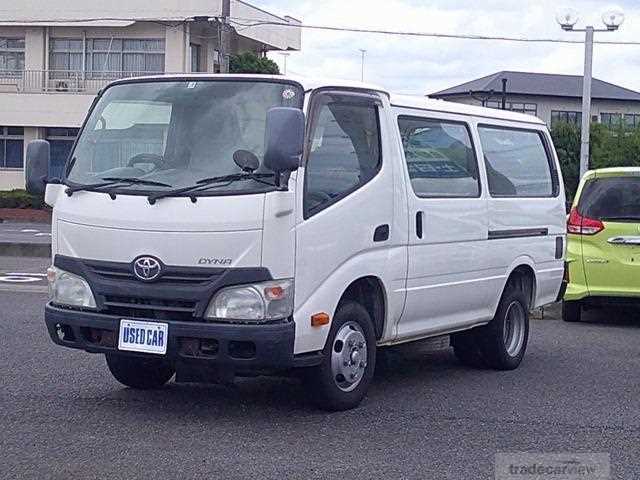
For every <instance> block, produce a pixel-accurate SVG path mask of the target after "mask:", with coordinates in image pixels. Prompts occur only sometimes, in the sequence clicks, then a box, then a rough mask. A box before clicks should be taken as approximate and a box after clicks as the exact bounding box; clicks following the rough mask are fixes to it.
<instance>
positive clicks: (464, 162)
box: [398, 117, 480, 197]
mask: <svg viewBox="0 0 640 480" xmlns="http://www.w3.org/2000/svg"><path fill="white" fill-rule="evenodd" d="M398 126H399V128H400V134H401V136H402V146H403V148H404V155H405V159H406V162H407V168H408V169H409V178H410V179H411V185H412V186H413V190H414V192H415V193H416V195H418V196H419V197H479V196H480V180H479V176H478V161H477V159H476V155H475V152H474V149H473V144H472V142H471V136H470V134H469V129H468V128H467V126H466V125H465V124H463V123H458V122H451V121H443V120H436V119H425V118H415V117H400V118H399V119H398Z"/></svg>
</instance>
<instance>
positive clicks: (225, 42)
mask: <svg viewBox="0 0 640 480" xmlns="http://www.w3.org/2000/svg"><path fill="white" fill-rule="evenodd" d="M230 16H231V0H222V15H221V16H220V22H219V24H218V29H219V33H220V34H219V38H220V45H219V47H218V50H219V52H220V73H229V55H231V27H230V26H229V17H230Z"/></svg>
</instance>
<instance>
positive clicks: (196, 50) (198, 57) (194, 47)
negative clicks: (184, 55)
mask: <svg viewBox="0 0 640 480" xmlns="http://www.w3.org/2000/svg"><path fill="white" fill-rule="evenodd" d="M191 71H192V72H202V71H203V70H202V47H201V46H200V45H198V44H197V43H192V44H191Z"/></svg>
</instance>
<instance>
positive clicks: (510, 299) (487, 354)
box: [477, 284, 529, 370]
mask: <svg viewBox="0 0 640 480" xmlns="http://www.w3.org/2000/svg"><path fill="white" fill-rule="evenodd" d="M477 340H478V347H479V349H480V353H481V354H482V358H483V359H484V360H485V361H486V363H487V365H488V366H490V367H492V368H495V369H497V370H513V369H515V368H518V366H519V365H520V362H522V359H523V358H524V353H525V351H526V349H527V342H528V340H529V303H528V302H527V298H526V296H525V294H524V292H523V291H522V290H520V289H519V288H518V287H517V286H516V285H514V284H510V285H507V288H506V289H505V292H504V293H503V294H502V298H501V299H500V304H499V305H498V310H497V312H496V315H495V317H494V318H493V320H491V322H489V324H487V325H485V326H484V327H481V328H479V329H478V331H477Z"/></svg>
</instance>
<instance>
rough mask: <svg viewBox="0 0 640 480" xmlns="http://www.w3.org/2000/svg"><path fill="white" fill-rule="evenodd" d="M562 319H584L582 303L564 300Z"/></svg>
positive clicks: (576, 320) (568, 320)
mask: <svg viewBox="0 0 640 480" xmlns="http://www.w3.org/2000/svg"><path fill="white" fill-rule="evenodd" d="M562 320H564V321H565V322H571V323H574V322H579V321H581V320H582V304H581V303H580V302H575V301H573V302H572V301H567V300H565V301H563V302H562Z"/></svg>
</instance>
